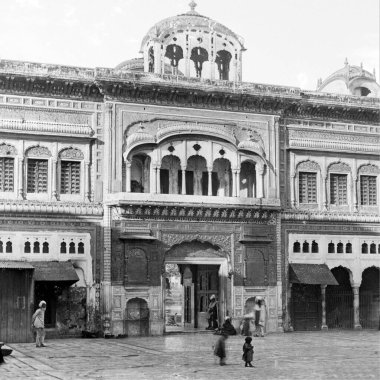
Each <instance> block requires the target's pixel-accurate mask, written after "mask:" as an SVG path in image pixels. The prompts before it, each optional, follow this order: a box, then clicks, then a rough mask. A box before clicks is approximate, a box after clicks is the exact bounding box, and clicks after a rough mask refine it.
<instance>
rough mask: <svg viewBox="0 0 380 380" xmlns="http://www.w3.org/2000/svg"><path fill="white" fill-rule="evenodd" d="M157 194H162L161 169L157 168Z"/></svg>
mask: <svg viewBox="0 0 380 380" xmlns="http://www.w3.org/2000/svg"><path fill="white" fill-rule="evenodd" d="M156 193H157V194H161V167H159V166H157V175H156Z"/></svg>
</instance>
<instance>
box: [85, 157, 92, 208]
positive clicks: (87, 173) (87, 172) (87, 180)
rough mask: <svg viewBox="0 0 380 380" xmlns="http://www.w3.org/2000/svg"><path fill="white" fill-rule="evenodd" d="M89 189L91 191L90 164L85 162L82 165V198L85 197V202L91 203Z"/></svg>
mask: <svg viewBox="0 0 380 380" xmlns="http://www.w3.org/2000/svg"><path fill="white" fill-rule="evenodd" d="M90 189H91V172H90V162H89V161H86V162H85V163H84V196H85V200H86V201H91V196H90V193H91V191H90Z"/></svg>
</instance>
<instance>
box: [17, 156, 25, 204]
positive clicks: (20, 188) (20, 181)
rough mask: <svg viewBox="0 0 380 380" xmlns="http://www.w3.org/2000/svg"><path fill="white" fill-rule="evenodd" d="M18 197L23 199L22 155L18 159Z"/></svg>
mask: <svg viewBox="0 0 380 380" xmlns="http://www.w3.org/2000/svg"><path fill="white" fill-rule="evenodd" d="M17 198H18V199H20V200H21V199H24V157H20V158H19V159H18V195H17Z"/></svg>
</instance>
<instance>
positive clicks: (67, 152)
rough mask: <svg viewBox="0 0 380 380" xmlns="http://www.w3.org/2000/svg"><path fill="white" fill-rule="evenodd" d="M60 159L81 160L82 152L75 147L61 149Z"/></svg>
mask: <svg viewBox="0 0 380 380" xmlns="http://www.w3.org/2000/svg"><path fill="white" fill-rule="evenodd" d="M59 157H60V158H61V159H65V160H67V159H74V160H83V159H84V155H83V152H82V151H80V150H79V149H76V148H67V149H64V150H62V151H61V153H60V154H59Z"/></svg>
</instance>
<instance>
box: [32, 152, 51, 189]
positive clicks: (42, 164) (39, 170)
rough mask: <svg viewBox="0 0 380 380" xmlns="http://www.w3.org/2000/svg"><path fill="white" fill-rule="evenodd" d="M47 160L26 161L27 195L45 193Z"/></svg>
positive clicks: (46, 186)
mask: <svg viewBox="0 0 380 380" xmlns="http://www.w3.org/2000/svg"><path fill="white" fill-rule="evenodd" d="M47 191H48V160H35V159H28V180H27V192H28V193H47Z"/></svg>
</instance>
